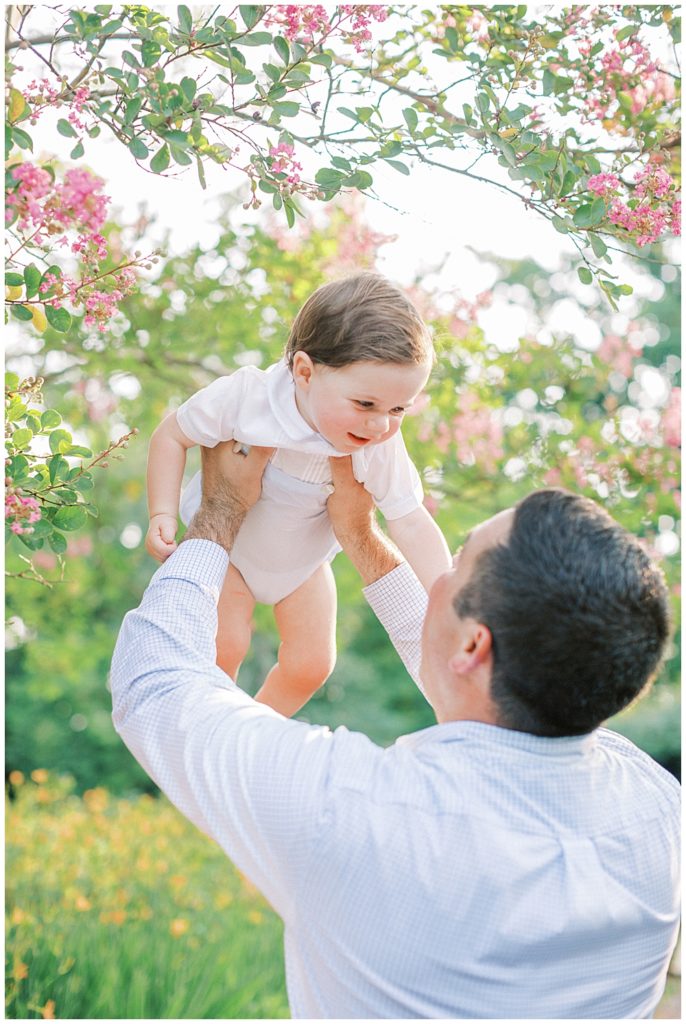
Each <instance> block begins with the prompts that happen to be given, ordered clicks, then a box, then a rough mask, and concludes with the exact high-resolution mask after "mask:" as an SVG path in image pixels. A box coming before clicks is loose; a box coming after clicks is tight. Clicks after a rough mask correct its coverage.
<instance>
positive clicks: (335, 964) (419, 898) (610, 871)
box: [112, 444, 679, 1019]
mask: <svg viewBox="0 0 686 1024" xmlns="http://www.w3.org/2000/svg"><path fill="white" fill-rule="evenodd" d="M269 454H270V453H269V452H268V451H267V450H264V449H263V450H261V451H260V450H259V449H253V450H252V451H251V452H250V453H249V454H248V455H247V457H245V456H244V455H242V454H241V453H240V452H236V453H234V452H233V450H232V446H231V445H230V444H228V445H220V446H218V447H217V448H216V449H213V450H212V451H204V452H203V479H204V485H203V486H204V494H203V502H202V505H201V508H200V510H199V511H198V513H197V515H196V517H195V518H194V520H193V522H192V523H191V526H190V527H189V530H188V532H187V534H186V539H185V540H184V542H183V543H182V544H181V545H180V547H179V549H178V551H176V552H175V553H174V554H173V555H172V556H171V557H170V558H169V559H168V560H167V562H165V564H164V565H163V567H162V568H161V569H159V570H158V572H157V573H156V575H155V577H154V579H153V581H152V583H151V584H150V586H149V588H148V590H147V591H146V594H145V596H144V598H143V602H142V604H141V606H140V608H139V609H137V610H136V611H134V612H130V613H129V614H128V615H127V617H126V619H125V622H124V625H123V627H122V631H121V635H120V637H119V641H118V644H117V649H116V652H115V657H114V662H113V667H112V692H113V698H114V721H115V724H116V727H117V729H118V730H119V732H120V733H121V735H122V737H123V739H124V741H125V742H126V743H127V745H128V746H129V748H130V749H131V751H132V752H133V754H134V755H135V756H136V757H137V758H138V760H139V761H140V762H141V764H142V765H143V767H144V768H145V769H146V771H148V772H149V773H150V775H151V776H152V778H153V779H154V780H155V781H156V782H157V783H158V785H159V786H160V788H161V789H162V790H163V791H164V792H165V793H166V794H167V795H168V796H169V798H170V799H171V800H172V801H173V802H174V803H175V804H176V806H177V807H179V808H180V810H181V811H182V812H183V813H184V814H185V815H187V816H188V817H189V818H190V819H191V821H193V822H194V823H195V824H196V825H197V826H198V827H199V828H200V829H202V830H203V831H204V832H207V833H208V834H209V835H211V836H212V837H213V838H214V839H215V840H216V841H217V842H218V843H219V844H220V845H221V846H222V847H223V849H224V850H225V851H226V853H227V854H228V855H229V857H231V859H232V860H233V861H234V862H235V864H236V865H237V866H238V868H239V869H240V870H241V871H243V872H244V873H245V874H246V875H247V876H248V877H249V878H250V879H251V880H252V881H253V882H254V883H255V885H257V886H258V887H259V888H260V889H261V890H262V891H263V892H264V893H265V895H266V897H267V899H269V901H270V902H271V904H272V905H273V906H274V908H275V909H276V911H277V912H278V913H279V914H280V915H281V917H282V918H283V920H284V922H285V946H286V974H287V984H288V991H289V999H290V1004H291V1011H292V1015H293V1016H294V1017H304V1018H332V1017H333V1018H385V1019H388V1018H466V1019H469V1018H476V1017H481V1018H500V1019H503V1018H531V1017H535V1018H548V1019H559V1018H568V1019H569V1018H643V1017H650V1016H651V1015H652V1012H653V1010H654V1009H655V1006H656V1004H657V1002H658V1000H659V998H660V995H661V993H662V989H663V986H664V980H665V974H666V971H667V965H668V962H669V958H670V955H671V952H672V950H673V947H674V944H675V941H676V931H677V914H678V910H677V891H678V882H677V872H678V855H677V843H678V804H679V794H678V785H677V783H676V781H675V780H674V779H673V778H672V777H671V776H670V775H668V774H667V773H666V772H665V771H663V770H662V769H661V768H660V767H659V766H658V765H656V764H655V763H654V762H653V761H652V760H651V759H650V758H649V757H647V756H646V755H645V754H643V753H641V752H640V751H639V750H637V749H636V748H635V747H634V746H633V745H632V744H631V743H629V742H628V741H627V740H625V739H623V738H622V737H620V736H618V735H616V734H615V733H612V732H609V731H607V730H605V729H599V728H598V726H600V724H601V722H603V721H604V720H605V719H606V718H607V717H609V716H610V715H612V714H614V713H615V712H616V711H618V710H619V709H620V708H621V707H623V706H625V705H626V704H627V703H628V702H630V701H631V700H633V699H634V698H635V697H636V696H637V695H638V694H639V692H640V691H641V690H642V689H643V687H644V686H645V684H646V682H647V680H648V679H649V678H650V676H651V675H652V674H653V673H654V672H655V670H656V668H657V666H658V664H659V660H660V657H661V653H662V649H663V646H664V643H665V640H666V637H667V630H668V623H667V603H666V594H665V588H664V584H663V582H662V580H661V577H660V574H659V573H658V571H657V570H656V569H655V567H654V566H652V565H651V563H650V562H649V560H648V558H647V556H646V555H645V554H644V552H643V550H642V549H641V548H640V546H639V545H638V543H637V542H636V541H635V539H634V538H632V537H631V536H630V535H629V534H627V533H626V532H625V531H624V530H622V529H621V528H620V527H619V526H618V525H617V524H616V523H614V522H613V520H612V519H610V517H609V516H607V515H606V514H605V513H604V512H603V511H601V510H600V509H599V508H598V507H596V506H595V505H594V504H593V503H592V502H590V501H588V500H586V499H581V498H578V497H575V496H573V495H570V494H566V493H565V492H562V491H544V492H539V493H537V494H534V495H531V496H530V497H529V498H527V499H526V500H525V501H523V502H521V503H520V504H519V505H518V506H517V507H516V508H515V509H509V510H507V511H505V512H502V513H500V514H499V515H497V516H495V517H494V518H493V519H490V520H489V521H488V522H486V523H484V524H482V525H481V526H479V527H477V528H476V529H475V530H473V531H472V534H471V535H470V537H469V538H468V539H467V541H466V543H465V545H464V547H463V549H462V551H461V553H459V554H458V555H457V557H456V558H455V561H454V568H453V570H452V571H450V572H448V573H446V574H445V575H444V576H442V577H441V578H440V579H439V580H438V581H437V583H436V584H435V586H434V588H433V590H432V592H431V594H430V597H429V600H428V607H427V600H426V595H425V593H424V591H423V589H422V588H421V586H420V585H419V583H418V581H417V580H416V577H414V575H413V574H412V572H411V570H410V569H409V567H408V566H407V565H406V564H405V563H403V562H402V560H401V558H400V557H399V556H398V555H397V553H396V552H395V550H394V549H393V548H392V546H391V545H390V543H389V542H388V541H387V540H386V539H385V537H384V536H383V534H382V533H381V532H380V530H379V529H378V528H377V526H376V524H375V522H374V513H373V509H372V507H371V505H370V504H369V501H370V499H369V497H368V495H367V494H366V492H365V491H364V489H363V488H360V487H359V485H357V484H356V483H355V481H354V479H353V478H352V472H351V470H350V467H349V465H347V462H348V460H345V459H336V460H333V473H334V493H333V495H332V496H331V498H330V501H329V507H330V513H331V517H332V520H333V523H334V528H335V530H336V533H337V536H338V538H339V541H340V543H341V545H342V546H343V549H344V550H345V551H346V552H347V554H348V556H349V557H350V558H351V559H352V561H353V563H354V564H355V566H356V568H357V569H358V571H359V572H360V575H361V576H362V579H363V581H364V583H365V584H366V585H367V589H366V596H367V598H368V600H369V601H370V603H371V605H372V607H373V608H374V610H375V611H376V613H377V615H378V616H379V618H380V619H381V621H382V622H383V624H384V626H385V628H386V629H387V631H388V633H389V636H390V638H391V640H392V641H393V643H394V644H395V646H396V648H397V650H398V652H399V653H400V655H401V656H402V657H403V660H404V661H405V664H406V665H407V667H408V669H409V670H410V672H411V673H412V674H413V675H414V676H415V678H416V677H417V665H418V662H419V658H420V655H421V670H420V676H421V685H422V687H423V689H424V692H425V694H426V697H427V699H428V700H429V702H430V703H431V705H432V706H433V708H434V711H435V713H436V718H437V721H438V724H437V725H436V726H433V727H432V728H430V729H425V730H423V731H422V732H419V733H416V734H414V735H410V736H403V737H401V738H400V739H399V740H398V741H397V742H396V743H395V744H394V745H393V746H392V747H391V748H390V749H388V750H383V749H381V748H379V747H377V746H376V745H375V744H373V743H372V742H371V741H370V740H369V739H368V738H367V737H365V736H363V735H360V734H354V733H350V732H348V731H347V730H346V729H343V728H341V729H337V730H336V731H335V732H334V733H331V732H330V731H329V730H328V729H326V728H320V727H316V726H309V725H306V724H304V723H302V722H294V721H289V720H286V719H284V718H282V717H281V716H280V715H279V714H277V713H276V712H275V711H273V710H272V709H270V708H268V707H266V706H265V705H263V704H258V703H256V702H255V701H253V700H252V699H251V698H250V697H249V696H248V695H247V694H245V693H244V692H243V691H241V690H240V689H239V688H238V687H237V686H236V685H235V684H234V683H233V682H232V681H231V680H230V679H228V677H227V676H225V675H224V674H223V673H222V672H221V671H220V670H219V669H218V668H217V667H216V666H215V645H214V635H215V628H216V601H217V597H218V594H219V592H220V590H221V586H222V581H223V578H224V574H225V572H226V568H227V564H228V553H229V552H230V550H231V546H232V543H233V539H234V537H235V536H236V533H237V531H238V528H239V526H240V523H241V521H242V519H243V516H244V515H245V512H246V509H247V508H248V507H249V506H250V505H251V504H252V503H253V502H254V501H255V500H256V499H257V497H258V495H259V493H260V479H261V474H262V470H263V468H264V465H265V464H266V461H267V459H268V458H269ZM422 624H423V625H422ZM422 629H423V633H422ZM420 636H421V642H420Z"/></svg>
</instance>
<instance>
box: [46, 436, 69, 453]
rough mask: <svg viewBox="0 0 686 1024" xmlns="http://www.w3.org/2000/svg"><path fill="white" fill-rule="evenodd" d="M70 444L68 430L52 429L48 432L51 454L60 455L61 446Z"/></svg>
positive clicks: (65, 446)
mask: <svg viewBox="0 0 686 1024" xmlns="http://www.w3.org/2000/svg"><path fill="white" fill-rule="evenodd" d="M70 445H71V434H70V433H69V431H68V430H53V432H52V433H51V434H50V451H51V452H52V453H53V455H62V454H63V452H62V448H69V447H70Z"/></svg>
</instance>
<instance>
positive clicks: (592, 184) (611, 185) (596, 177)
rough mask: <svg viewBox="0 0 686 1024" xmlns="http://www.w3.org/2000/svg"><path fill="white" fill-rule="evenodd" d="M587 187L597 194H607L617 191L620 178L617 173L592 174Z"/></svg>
mask: <svg viewBox="0 0 686 1024" xmlns="http://www.w3.org/2000/svg"><path fill="white" fill-rule="evenodd" d="M587 188H588V190H589V192H594V193H595V194H596V195H597V196H606V195H607V194H608V192H616V190H617V189H618V188H619V178H618V177H617V175H616V174H592V175H591V177H590V178H589V179H588V183H587Z"/></svg>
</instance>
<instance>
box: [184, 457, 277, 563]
mask: <svg viewBox="0 0 686 1024" xmlns="http://www.w3.org/2000/svg"><path fill="white" fill-rule="evenodd" d="M273 454H274V449H273V448H256V447H254V446H253V447H252V448H249V449H246V448H245V447H244V446H242V445H240V444H237V443H236V442H235V441H224V442H222V443H221V444H218V445H217V446H216V447H215V448H202V449H201V455H202V502H201V504H200V508H199V509H198V511H197V512H196V514H195V515H194V516H193V520H192V522H191V524H190V526H189V527H188V530H187V531H186V535H185V537H184V540H211V541H214V542H215V544H220V545H221V546H222V547H223V548H225V549H226V551H229V552H230V551H231V548H232V547H233V545H234V541H235V540H236V535H237V533H238V531H239V530H240V528H241V524H242V522H243V520H244V519H245V515H246V512H247V511H248V509H249V508H251V507H252V506H253V505H254V504H255V502H256V501H257V499H258V498H259V496H260V494H261V493H262V474H263V473H264V469H265V466H266V465H267V463H268V462H269V460H270V459H271V457H272V455H273Z"/></svg>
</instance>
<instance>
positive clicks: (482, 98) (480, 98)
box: [476, 92, 491, 114]
mask: <svg viewBox="0 0 686 1024" xmlns="http://www.w3.org/2000/svg"><path fill="white" fill-rule="evenodd" d="M476 105H477V107H478V108H479V110H480V111H481V113H482V114H487V113H488V110H489V107H490V105H491V101H490V100H489V98H488V96H487V95H486V93H485V92H480V93H478V94H477V97H476Z"/></svg>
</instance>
